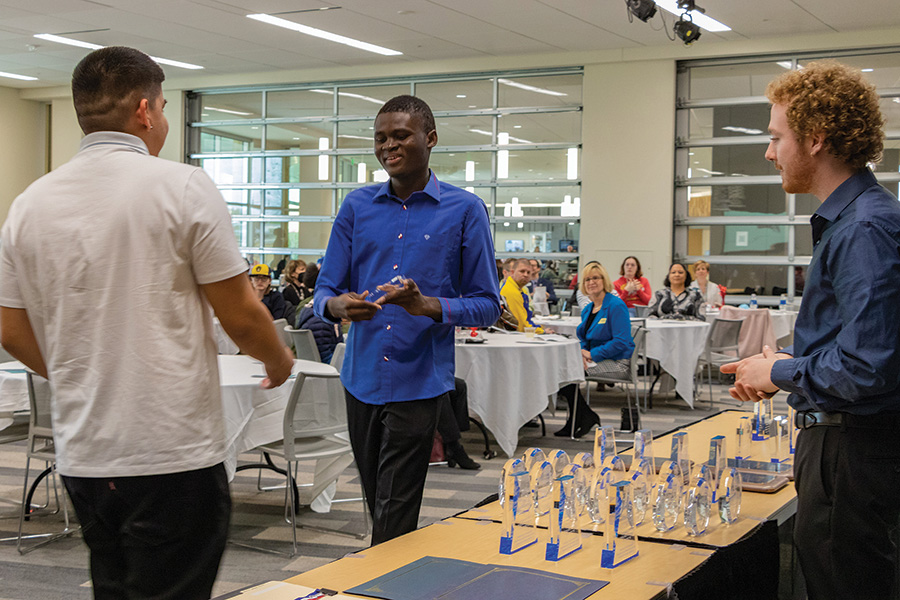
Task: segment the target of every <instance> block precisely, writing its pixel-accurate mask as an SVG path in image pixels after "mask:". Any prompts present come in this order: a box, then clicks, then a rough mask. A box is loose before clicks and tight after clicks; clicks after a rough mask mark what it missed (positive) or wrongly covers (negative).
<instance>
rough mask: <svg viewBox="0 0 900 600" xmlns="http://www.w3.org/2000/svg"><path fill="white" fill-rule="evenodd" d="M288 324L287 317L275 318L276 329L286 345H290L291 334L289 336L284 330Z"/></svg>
mask: <svg viewBox="0 0 900 600" xmlns="http://www.w3.org/2000/svg"><path fill="white" fill-rule="evenodd" d="M287 324H288V322H287V319H275V331H276V332H278V335H279V336H280V337H281V341H282V342H284V345H285V346H288V347H290V345H291V336H289V335H288V334H287V333H285V331H284V328H285V327H287Z"/></svg>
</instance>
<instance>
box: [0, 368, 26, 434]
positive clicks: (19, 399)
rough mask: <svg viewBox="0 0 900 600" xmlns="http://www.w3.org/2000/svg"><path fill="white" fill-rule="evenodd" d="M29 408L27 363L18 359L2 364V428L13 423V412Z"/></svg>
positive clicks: (0, 408) (0, 374) (0, 416)
mask: <svg viewBox="0 0 900 600" xmlns="http://www.w3.org/2000/svg"><path fill="white" fill-rule="evenodd" d="M19 410H28V384H27V383H26V379H25V365H23V364H22V363H20V362H19V361H17V360H14V361H11V362H5V363H2V364H0V430H2V429H6V428H7V427H9V426H10V425H12V424H13V413H14V412H16V411H19Z"/></svg>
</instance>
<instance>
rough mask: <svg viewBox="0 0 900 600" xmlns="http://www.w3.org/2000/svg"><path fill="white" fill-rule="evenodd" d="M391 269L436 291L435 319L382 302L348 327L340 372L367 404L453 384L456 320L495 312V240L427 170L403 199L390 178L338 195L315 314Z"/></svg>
mask: <svg viewBox="0 0 900 600" xmlns="http://www.w3.org/2000/svg"><path fill="white" fill-rule="evenodd" d="M396 275H403V276H404V277H408V278H411V279H413V280H414V281H415V282H416V284H417V285H418V286H419V289H420V290H421V291H422V293H423V294H424V295H426V296H434V297H437V298H438V299H439V301H440V304H441V310H442V318H441V322H440V323H438V322H436V321H435V320H434V319H432V318H431V317H423V316H412V315H410V314H409V313H407V312H406V311H405V310H404V309H402V308H400V307H399V306H393V305H390V304H387V305H385V306H384V308H383V310H380V311H378V312H377V313H376V315H375V317H374V318H373V319H372V320H370V321H357V322H355V323H353V326H352V327H351V328H350V335H349V336H348V339H347V356H346V358H345V360H344V364H343V367H342V369H341V381H342V382H343V384H344V386H345V387H346V388H347V390H348V391H349V392H350V393H351V394H353V396H354V397H356V398H357V399H359V400H360V401H362V402H365V403H367V404H385V403H387V402H402V401H407V400H419V399H424V398H433V397H436V396H439V395H441V394H443V393H444V392H447V391H450V390H452V389H453V387H454V385H453V372H454V367H455V360H454V343H453V337H454V336H453V330H454V327H455V326H464V327H477V326H486V325H490V324H492V323H494V322H495V321H496V320H497V318H498V317H499V316H500V293H499V289H498V286H497V268H496V263H495V260H494V244H493V241H492V239H491V230H490V223H489V219H488V213H487V209H486V207H485V205H484V202H482V201H481V199H480V198H478V196H475V195H474V194H471V193H469V192H467V191H465V190H462V189H460V188H457V187H455V186H452V185H450V184H447V183H442V182H440V181H438V180H437V178H436V177H435V176H434V174H433V173H432V175H431V178H430V180H429V182H428V185H427V186H426V187H425V189H424V190H422V191H420V192H415V193H413V194H412V195H411V196H410V197H409V198H407V200H406V201H405V202H404V201H402V200H400V199H399V198H398V197H396V196H394V195H393V194H392V193H391V187H390V182H388V183H385V184H383V185H374V186H368V187H364V188H361V189H358V190H354V191H353V192H351V193H350V194H348V195H347V197H346V199H345V200H344V203H343V204H342V205H341V208H340V210H339V211H338V215H337V218H336V219H335V221H334V226H333V228H332V230H331V238H330V239H329V241H328V249H327V250H326V252H325V260H324V262H323V263H322V270H321V271H320V273H319V279H318V281H317V283H316V292H315V297H314V298H315V299H314V300H313V302H314V307H315V312H316V314H317V315H318V316H319V317H321V318H323V319H326V320H328V319H329V318H330V317H329V316H328V315H326V314H325V313H326V311H325V305H326V303H327V302H328V299H329V298H332V297H334V296H337V295H340V294H343V293H345V292H348V291H352V292H363V291H365V290H368V291H369V292H372V291H374V290H375V288H376V286H378V285H381V284H383V283H386V282H387V281H389V280H390V279H391V278H392V277H394V276H396Z"/></svg>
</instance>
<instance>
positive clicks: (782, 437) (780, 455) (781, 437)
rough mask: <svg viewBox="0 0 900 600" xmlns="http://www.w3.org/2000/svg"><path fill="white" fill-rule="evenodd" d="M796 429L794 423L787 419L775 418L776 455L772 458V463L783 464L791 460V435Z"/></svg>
mask: <svg viewBox="0 0 900 600" xmlns="http://www.w3.org/2000/svg"><path fill="white" fill-rule="evenodd" d="M793 428H794V422H793V421H789V420H788V418H787V417H784V416H778V417H775V421H774V423H773V427H772V429H773V430H774V431H773V433H774V437H775V454H774V455H773V456H772V462H776V463H781V462H788V461H790V460H791V434H792V433H793V431H792V429H793Z"/></svg>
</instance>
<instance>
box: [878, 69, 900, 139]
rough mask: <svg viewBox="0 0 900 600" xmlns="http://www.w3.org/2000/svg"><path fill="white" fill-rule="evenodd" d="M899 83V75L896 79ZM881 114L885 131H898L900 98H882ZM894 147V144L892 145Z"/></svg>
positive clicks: (899, 128) (899, 127)
mask: <svg viewBox="0 0 900 600" xmlns="http://www.w3.org/2000/svg"><path fill="white" fill-rule="evenodd" d="M897 82H898V84H900V77H898V79H897ZM881 116H883V117H884V130H885V131H886V132H894V134H896V133H898V132H900V98H898V97H894V98H882V99H881ZM894 147H895V148H896V146H894Z"/></svg>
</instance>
